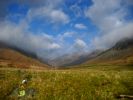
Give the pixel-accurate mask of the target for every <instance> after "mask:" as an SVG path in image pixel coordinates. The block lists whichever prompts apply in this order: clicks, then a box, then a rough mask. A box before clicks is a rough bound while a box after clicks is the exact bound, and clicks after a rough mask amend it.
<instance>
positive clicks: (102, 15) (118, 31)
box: [85, 0, 133, 49]
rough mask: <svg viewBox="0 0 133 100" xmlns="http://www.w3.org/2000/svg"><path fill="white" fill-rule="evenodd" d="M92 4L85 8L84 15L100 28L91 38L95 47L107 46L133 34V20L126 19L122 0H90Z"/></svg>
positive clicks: (126, 11) (124, 5)
mask: <svg viewBox="0 0 133 100" xmlns="http://www.w3.org/2000/svg"><path fill="white" fill-rule="evenodd" d="M92 1H93V5H92V6H91V7H89V8H88V9H87V10H85V15H86V16H87V17H88V18H90V19H91V20H92V21H93V23H94V24H95V25H96V26H97V27H98V28H99V29H100V31H101V32H100V34H99V35H98V36H96V37H95V38H94V40H92V45H94V46H95V48H96V49H97V48H100V49H102V48H104V49H105V48H106V49H107V48H109V47H111V46H113V45H114V44H115V43H116V42H118V41H119V40H121V39H123V38H126V37H131V36H133V32H132V31H133V22H130V23H129V21H126V20H125V17H126V16H127V15H128V13H129V12H128V10H127V7H126V6H127V5H126V4H123V5H121V4H122V3H124V2H125V1H124V0H92Z"/></svg>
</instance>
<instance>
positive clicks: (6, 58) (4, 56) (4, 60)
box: [0, 48, 48, 68]
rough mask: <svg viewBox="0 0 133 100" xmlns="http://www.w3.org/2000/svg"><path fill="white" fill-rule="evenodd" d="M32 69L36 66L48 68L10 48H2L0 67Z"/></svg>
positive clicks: (0, 49)
mask: <svg viewBox="0 0 133 100" xmlns="http://www.w3.org/2000/svg"><path fill="white" fill-rule="evenodd" d="M5 66H7V67H8V66H9V67H20V68H30V67H35V66H40V67H48V66H47V65H46V64H43V63H41V62H40V61H38V60H37V59H34V58H31V57H28V56H26V55H23V54H22V53H20V52H18V51H15V50H13V49H9V48H0V67H5Z"/></svg>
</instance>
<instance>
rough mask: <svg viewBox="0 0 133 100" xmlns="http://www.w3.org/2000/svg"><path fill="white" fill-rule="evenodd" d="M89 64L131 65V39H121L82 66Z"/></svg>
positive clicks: (132, 43)
mask: <svg viewBox="0 0 133 100" xmlns="http://www.w3.org/2000/svg"><path fill="white" fill-rule="evenodd" d="M90 64H105V65H107V64H113V65H133V38H126V39H122V40H121V41H119V42H117V43H116V44H115V45H114V46H113V47H112V48H110V49H108V50H106V51H104V52H102V53H101V54H99V55H98V56H96V57H95V58H93V59H90V60H88V61H87V62H85V63H84V64H83V65H90Z"/></svg>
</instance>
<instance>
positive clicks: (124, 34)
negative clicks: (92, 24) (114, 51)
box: [92, 23, 133, 49]
mask: <svg viewBox="0 0 133 100" xmlns="http://www.w3.org/2000/svg"><path fill="white" fill-rule="evenodd" d="M130 37H133V23H128V24H126V25H123V26H121V27H119V28H117V29H115V30H113V31H111V32H108V33H107V34H103V35H102V36H99V37H96V38H95V39H94V40H93V41H92V44H93V45H94V46H95V47H96V48H97V49H102V48H103V49H107V48H109V47H112V46H113V45H114V44H115V43H116V42H117V41H120V40H121V39H123V38H130Z"/></svg>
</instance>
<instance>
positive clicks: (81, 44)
mask: <svg viewBox="0 0 133 100" xmlns="http://www.w3.org/2000/svg"><path fill="white" fill-rule="evenodd" d="M74 47H76V48H78V49H83V48H86V47H87V44H86V43H85V42H84V41H83V40H81V39H76V40H75V44H74Z"/></svg>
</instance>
